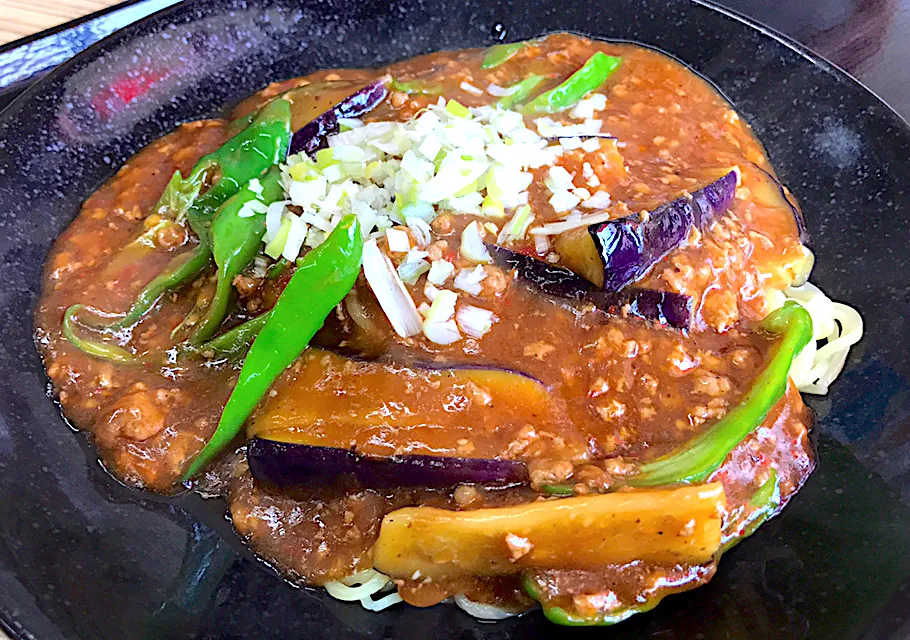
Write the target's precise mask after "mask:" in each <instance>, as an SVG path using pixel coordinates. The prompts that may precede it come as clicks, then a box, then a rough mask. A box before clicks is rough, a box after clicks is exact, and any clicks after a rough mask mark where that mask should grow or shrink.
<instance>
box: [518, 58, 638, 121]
mask: <svg viewBox="0 0 910 640" xmlns="http://www.w3.org/2000/svg"><path fill="white" fill-rule="evenodd" d="M621 63H622V58H617V57H614V56H608V55H606V54H605V53H602V52H600V51H598V52H597V53H595V54H594V55H593V56H591V57H590V58H588V61H587V62H585V63H584V64H583V65H582V67H581V68H580V69H579V70H578V71H576V72H575V73H573V74H572V75H571V76H569V78H568V79H567V80H566V81H565V82H563V83H562V84H561V85H559V86H558V87H555V88H553V89H550V90H549V91H546V92H544V93H542V94H540V95H539V96H537V97H536V98H534V100H532V101H531V102H529V103H528V105H527V106H526V107H525V109H524V110H525V112H527V113H557V112H559V111H565V110H566V109H568V108H569V107H571V106H572V105H574V104H575V103H577V102H578V101H579V100H581V99H582V98H584V97H585V94H586V93H588V92H589V91H594V90H595V89H597V88H598V87H599V86H600V85H602V84H603V83H604V82H606V81H607V79H608V78H609V77H610V76H611V75H613V72H614V71H616V70H617V69H618V68H619V65H620V64H621Z"/></svg>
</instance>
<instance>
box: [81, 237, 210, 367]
mask: <svg viewBox="0 0 910 640" xmlns="http://www.w3.org/2000/svg"><path fill="white" fill-rule="evenodd" d="M209 255H210V250H208V249H206V248H204V247H202V246H201V245H200V246H197V247H196V248H195V249H194V250H193V251H191V252H189V253H184V254H181V255H179V256H177V257H176V258H174V259H173V260H171V263H170V265H169V266H168V268H167V269H166V270H165V271H164V272H162V273H161V274H160V275H158V276H156V277H155V278H154V279H153V280H152V281H151V282H149V283H148V284H147V285H145V288H144V289H143V290H142V291H141V292H140V293H139V297H138V298H136V301H135V302H133V306H132V307H131V308H130V311H129V312H128V313H127V315H126V316H124V317H123V318H121V319H120V320H118V321H117V322H114V323H112V324H108V325H104V326H103V327H100V328H101V329H103V330H104V331H105V332H108V333H110V332H112V331H118V330H122V329H124V328H126V327H127V326H131V325H133V324H135V323H136V322H139V320H140V319H142V316H143V315H144V314H145V311H146V310H147V309H151V308H152V307H153V306H154V304H155V302H157V300H158V298H160V297H161V296H162V295H164V294H165V293H167V292H168V291H171V290H173V289H175V288H177V287H179V286H180V285H182V284H183V283H184V282H187V281H189V280H192V279H194V278H195V277H196V276H197V275H199V274H200V273H202V271H203V270H204V269H205V268H206V267H207V266H208V264H209ZM85 308H86V307H85V305H84V304H74V305H73V306H71V307H70V308H69V309H67V310H66V313H65V314H64V315H63V336H64V337H65V338H66V339H67V340H69V342H70V344H72V345H73V346H75V347H76V348H77V349H79V350H80V351H82V352H83V353H87V354H88V355H90V356H94V357H96V358H100V359H101V360H109V361H110V362H117V363H120V364H134V363H135V362H136V359H135V358H134V357H133V356H132V354H130V353H129V351H126V350H125V349H123V348H121V347H118V346H115V345H112V344H109V343H107V342H103V341H101V340H90V339H88V338H82V337H80V336H79V335H78V334H77V333H76V322H75V315H76V314H78V313H80V312H81V311H82V310H84V309H85ZM88 326H91V327H93V328H95V329H98V328H99V327H98V326H97V325H88Z"/></svg>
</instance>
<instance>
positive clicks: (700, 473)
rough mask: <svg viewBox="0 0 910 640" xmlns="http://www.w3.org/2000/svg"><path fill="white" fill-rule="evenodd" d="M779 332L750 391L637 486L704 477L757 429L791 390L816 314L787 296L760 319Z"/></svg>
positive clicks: (643, 474) (652, 466)
mask: <svg viewBox="0 0 910 640" xmlns="http://www.w3.org/2000/svg"><path fill="white" fill-rule="evenodd" d="M758 328H759V330H761V331H764V332H767V333H770V334H772V335H779V336H780V340H778V342H777V344H776V345H775V346H774V347H773V349H772V352H771V355H770V357H769V359H768V362H767V364H766V365H765V368H764V369H763V370H762V371H761V373H759V374H758V376H757V377H756V378H755V381H754V382H753V383H752V387H751V388H750V389H749V391H748V393H746V395H745V397H744V398H743V399H742V400H741V401H740V403H739V404H737V405H736V406H735V407H733V408H732V409H731V410H730V411H729V412H728V413H727V414H726V415H725V416H724V417H723V418H721V419H720V420H718V421H717V422H716V423H715V424H714V425H713V426H712V427H710V428H709V429H707V430H706V431H704V432H703V433H701V434H700V435H699V436H697V437H696V438H693V439H692V440H691V441H689V442H688V443H686V444H685V445H683V446H682V447H681V448H680V449H677V450H676V451H673V452H671V453H670V454H668V455H666V456H663V457H661V458H658V459H657V460H654V461H652V462H648V463H647V464H644V465H642V466H641V469H640V471H639V473H638V474H636V475H634V476H632V477H630V478H629V479H628V482H629V484H630V485H632V486H633V487H651V486H656V485H665V484H675V483H683V482H684V483H696V482H702V481H703V480H704V479H705V478H707V477H708V476H709V475H711V474H712V473H713V472H714V470H715V469H717V468H718V467H719V466H720V465H721V464H722V463H723V461H724V459H725V458H726V457H727V455H728V454H729V453H730V452H731V451H732V450H733V449H734V447H736V445H738V444H739V443H740V442H741V441H742V440H743V439H744V438H745V437H746V436H748V435H749V434H750V433H752V431H753V430H754V429H756V428H757V427H758V426H759V425H760V424H761V423H762V422H764V420H765V417H766V416H767V415H768V412H769V411H771V409H772V408H773V407H774V405H776V404H777V401H778V400H780V398H781V397H782V396H783V395H784V392H785V391H786V390H787V380H788V378H789V373H790V366H791V365H792V364H793V358H794V357H795V356H796V354H798V353H799V352H800V351H801V350H802V348H803V347H805V346H806V345H807V344H808V343H809V340H811V339H812V319H811V317H810V316H809V313H808V312H807V311H806V310H805V309H803V308H802V307H801V306H800V305H799V304H797V303H796V302H793V301H787V302H786V303H784V306H782V307H781V308H780V309H778V310H777V311H774V312H773V313H771V314H770V315H768V316H767V317H766V318H765V319H764V320H762V321H761V322H760V323H759V325H758Z"/></svg>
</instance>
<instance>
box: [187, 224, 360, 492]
mask: <svg viewBox="0 0 910 640" xmlns="http://www.w3.org/2000/svg"><path fill="white" fill-rule="evenodd" d="M362 255H363V236H362V234H361V232H360V223H359V222H358V221H357V217H356V216H353V215H348V216H345V217H344V218H343V219H342V220H341V222H340V223H339V224H338V226H337V227H335V230H334V231H332V233H331V234H329V236H328V238H326V239H325V241H324V242H323V243H322V244H320V245H319V246H318V247H316V248H315V249H313V250H312V251H310V252H309V253H308V254H307V255H306V257H305V258H304V260H303V264H302V265H301V266H299V267H298V268H297V271H295V272H294V275H293V276H292V277H291V279H290V280H289V281H288V284H287V287H285V289H284V291H283V292H282V293H281V296H280V297H279V298H278V301H277V302H276V303H275V306H274V308H273V309H272V312H271V314H269V318H268V320H266V322H265V326H263V327H262V330H261V331H260V333H259V336H258V337H257V338H256V340H255V342H253V345H252V346H251V347H250V352H249V354H248V355H247V357H246V360H245V361H244V363H243V368H242V369H241V370H240V377H239V378H238V380H237V386H236V387H234V391H233V392H232V393H231V397H230V398H229V399H228V402H227V405H226V406H225V407H224V412H223V413H222V414H221V420H220V421H219V422H218V428H217V429H215V433H214V435H212V439H211V440H209V443H208V444H207V445H206V446H205V448H204V449H203V450H202V452H201V453H200V454H199V455H198V456H197V457H196V459H195V460H194V461H193V462H192V464H191V465H190V467H189V469H188V470H187V472H186V474H185V476H184V478H189V477H190V476H192V475H194V474H195V473H196V472H198V471H199V470H200V469H201V468H202V467H203V465H205V464H206V463H207V462H208V461H209V460H211V459H212V458H213V457H214V456H216V455H217V454H218V453H220V452H221V451H222V450H223V449H224V448H225V447H226V446H228V445H229V444H230V443H231V441H232V440H234V438H235V437H236V436H237V434H238V433H240V431H241V429H242V428H243V423H244V422H246V419H247V418H248V417H249V415H250V413H252V411H253V409H254V408H255V407H256V405H257V404H258V403H259V401H260V399H261V398H262V397H263V396H264V395H265V393H266V392H267V391H268V389H269V387H270V386H271V385H272V383H273V382H274V381H275V379H276V378H277V377H278V376H279V375H281V372H282V371H284V369H285V368H286V367H287V366H288V365H289V364H291V363H292V362H293V361H294V360H295V359H296V358H297V357H298V356H299V355H300V354H301V353H302V352H303V350H304V349H306V348H307V346H308V345H309V343H310V340H311V339H312V338H313V336H314V335H316V332H317V331H318V330H319V329H320V327H322V325H323V323H324V322H325V319H326V317H327V316H328V315H329V314H330V313H331V312H332V310H333V309H334V308H335V305H337V304H338V303H339V302H341V301H342V300H343V299H344V297H345V296H346V295H347V294H348V292H349V291H350V290H351V289H352V288H353V286H354V282H356V280H357V275H358V274H359V273H360V261H361V258H362Z"/></svg>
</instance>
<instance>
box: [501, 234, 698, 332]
mask: <svg viewBox="0 0 910 640" xmlns="http://www.w3.org/2000/svg"><path fill="white" fill-rule="evenodd" d="M488 249H489V250H490V254H491V255H492V256H493V261H494V262H495V263H496V264H497V265H498V266H500V267H502V268H503V269H507V270H513V271H514V272H515V275H516V277H517V278H518V280H519V281H520V282H523V283H525V284H526V285H528V286H530V287H532V288H533V289H535V290H537V291H540V292H542V293H545V294H547V295H550V296H554V297H556V298H561V299H565V300H571V301H574V302H578V303H589V304H593V305H594V306H595V307H597V309H599V310H600V311H602V312H604V313H606V314H608V315H614V316H621V315H627V316H632V317H636V318H641V319H643V320H651V321H653V322H657V323H660V324H664V325H669V326H671V327H675V328H677V329H686V328H688V327H689V325H690V323H691V321H692V298H691V297H689V296H687V295H683V294H679V293H673V292H670V291H657V290H655V289H642V288H636V287H629V288H626V289H624V290H623V291H620V292H611V291H604V290H601V289H598V288H597V287H596V286H594V285H593V284H592V283H591V282H589V281H588V280H586V279H585V278H582V277H581V276H579V275H578V274H576V273H575V272H574V271H571V270H569V269H566V268H565V267H560V266H556V265H552V264H549V263H547V262H544V261H543V260H538V259H537V258H533V257H531V256H526V255H524V254H521V253H516V252H515V251H511V250H509V249H506V248H505V247H499V246H494V245H490V246H489V247H488Z"/></svg>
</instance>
